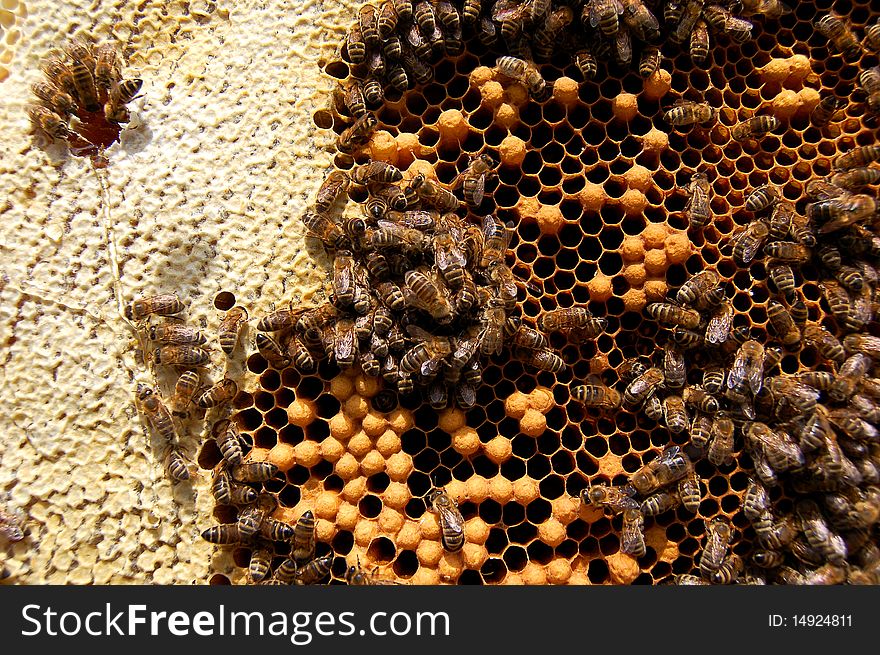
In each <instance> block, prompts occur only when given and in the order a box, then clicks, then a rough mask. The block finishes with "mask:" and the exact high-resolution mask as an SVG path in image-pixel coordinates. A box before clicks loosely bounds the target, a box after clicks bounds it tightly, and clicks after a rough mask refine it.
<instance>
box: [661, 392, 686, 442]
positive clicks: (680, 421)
mask: <svg viewBox="0 0 880 655" xmlns="http://www.w3.org/2000/svg"><path fill="white" fill-rule="evenodd" d="M663 420H664V422H665V423H666V427H667V428H668V429H669V431H670V432H672V433H673V434H679V433H681V432H684V431H685V430H686V429H687V427H688V415H687V409H686V408H685V405H684V400H682V398H681V396H666V397H665V398H664V399H663Z"/></svg>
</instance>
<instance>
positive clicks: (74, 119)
mask: <svg viewBox="0 0 880 655" xmlns="http://www.w3.org/2000/svg"><path fill="white" fill-rule="evenodd" d="M43 74H44V75H45V79H44V80H41V81H39V82H37V83H35V84H34V85H33V87H32V90H33V93H34V96H35V97H36V99H37V103H36V104H34V105H32V106H30V107H29V108H28V115H29V116H30V118H31V122H32V123H33V126H34V129H35V130H36V131H37V133H38V134H41V135H43V136H44V137H47V138H48V139H50V140H52V141H63V142H66V143H67V144H68V145H69V147H70V148H71V151H72V152H73V153H74V154H77V155H89V156H92V157H93V160H94V161H96V162H101V161H102V152H103V150H104V149H105V148H107V147H109V146H110V145H112V144H113V143H114V142H116V141H117V140H118V138H119V133H120V131H121V129H122V127H121V124H122V123H128V122H129V121H130V120H131V114H130V112H129V110H128V108H127V107H126V105H127V104H128V103H129V102H131V101H132V100H133V99H134V98H135V97H136V96H137V94H138V92H139V91H140V89H141V85H142V81H141V80H140V79H139V78H123V77H122V73H121V62H120V58H119V54H118V52H117V49H116V44H114V43H101V44H98V45H93V44H92V43H90V42H89V41H86V40H83V39H74V40H72V41H70V42H69V43H68V44H67V45H66V46H65V47H64V49H63V55H62V56H54V57H50V58H48V59H47V60H46V61H45V62H44V63H43Z"/></svg>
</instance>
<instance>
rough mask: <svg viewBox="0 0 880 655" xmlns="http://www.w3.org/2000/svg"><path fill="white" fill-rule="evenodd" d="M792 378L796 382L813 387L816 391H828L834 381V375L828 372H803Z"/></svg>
mask: <svg viewBox="0 0 880 655" xmlns="http://www.w3.org/2000/svg"><path fill="white" fill-rule="evenodd" d="M794 378H795V380H797V381H798V382H801V383H803V384H806V385H808V386H810V387H813V388H814V389H816V390H818V391H828V390H830V389H831V385H833V384H834V380H835V377H834V374H833V373H830V372H829V371H804V372H803V373H796V374H795V375H794Z"/></svg>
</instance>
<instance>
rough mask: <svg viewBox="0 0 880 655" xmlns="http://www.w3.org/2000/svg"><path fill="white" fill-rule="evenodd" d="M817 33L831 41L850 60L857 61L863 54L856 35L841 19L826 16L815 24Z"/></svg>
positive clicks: (831, 15)
mask: <svg viewBox="0 0 880 655" xmlns="http://www.w3.org/2000/svg"><path fill="white" fill-rule="evenodd" d="M815 26H816V31H817V32H819V34H821V35H822V36H824V37H825V38H826V39H828V40H829V41H831V43H832V44H833V45H834V48H835V49H836V50H837V51H838V52H840V53H841V54H843V56H844V57H845V58H846V59H848V60H851V61H852V60H855V59H857V58H858V57H859V56H860V55H861V54H862V47H861V45H859V42H858V40H857V39H856V35H855V34H853V32H852V30H851V29H850V28H849V27H848V26H847V25H846V23H844V22H843V21H842V20H841V19H840V18H838V17H837V16H835V15H834V14H826V15H825V16H822V18H820V19H819V20H818V21H816V23H815Z"/></svg>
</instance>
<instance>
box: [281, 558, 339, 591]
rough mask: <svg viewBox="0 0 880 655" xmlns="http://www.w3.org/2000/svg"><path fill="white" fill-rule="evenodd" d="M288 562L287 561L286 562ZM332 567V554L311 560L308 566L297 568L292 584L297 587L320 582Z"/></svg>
mask: <svg viewBox="0 0 880 655" xmlns="http://www.w3.org/2000/svg"><path fill="white" fill-rule="evenodd" d="M286 561H289V560H286ZM332 565H333V553H328V554H327V555H324V556H323V557H318V558H317V559H313V560H312V561H311V562H309V563H308V564H306V565H304V566H301V567H298V568H297V569H296V572H295V573H294V582H295V583H296V584H298V585H310V584H315V583H317V582H320V581H321V580H323V579H324V578H326V577H327V576H328V575H330V569H331V567H332Z"/></svg>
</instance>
